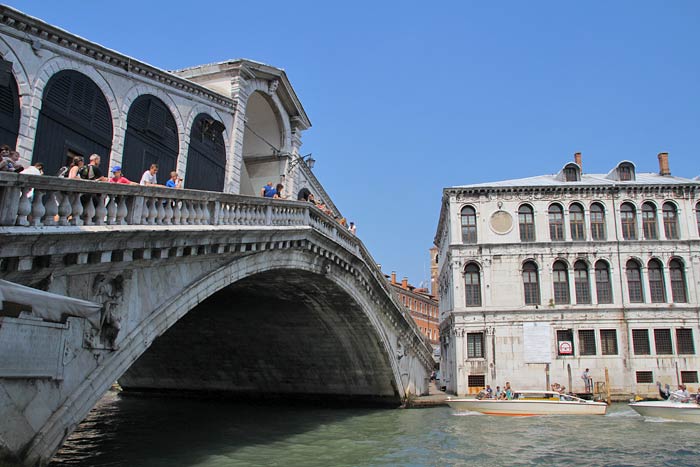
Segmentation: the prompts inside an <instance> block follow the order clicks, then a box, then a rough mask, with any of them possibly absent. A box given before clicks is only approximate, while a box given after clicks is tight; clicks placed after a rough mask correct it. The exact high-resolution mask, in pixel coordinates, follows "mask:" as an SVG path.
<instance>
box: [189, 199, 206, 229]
mask: <svg viewBox="0 0 700 467" xmlns="http://www.w3.org/2000/svg"><path fill="white" fill-rule="evenodd" d="M192 204H193V205H194V219H193V224H194V225H201V224H202V218H203V217H204V213H202V205H201V204H200V203H199V202H197V201H194V202H193V203H192Z"/></svg>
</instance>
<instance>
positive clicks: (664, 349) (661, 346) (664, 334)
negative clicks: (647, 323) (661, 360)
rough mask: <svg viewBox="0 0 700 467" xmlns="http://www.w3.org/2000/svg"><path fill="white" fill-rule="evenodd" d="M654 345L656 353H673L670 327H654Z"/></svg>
mask: <svg viewBox="0 0 700 467" xmlns="http://www.w3.org/2000/svg"><path fill="white" fill-rule="evenodd" d="M654 345H655V346H656V355H673V343H672V342H671V330H670V329H654Z"/></svg>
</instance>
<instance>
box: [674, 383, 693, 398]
mask: <svg viewBox="0 0 700 467" xmlns="http://www.w3.org/2000/svg"><path fill="white" fill-rule="evenodd" d="M675 395H676V397H678V399H680V401H681V402H688V401H690V393H689V392H688V388H687V387H686V386H685V384H679V385H678V390H677V391H676V392H675Z"/></svg>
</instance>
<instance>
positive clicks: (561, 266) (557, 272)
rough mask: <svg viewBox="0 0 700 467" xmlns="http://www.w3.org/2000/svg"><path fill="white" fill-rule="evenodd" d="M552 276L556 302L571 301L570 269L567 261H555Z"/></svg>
mask: <svg viewBox="0 0 700 467" xmlns="http://www.w3.org/2000/svg"><path fill="white" fill-rule="evenodd" d="M552 276H553V280H554V303H556V304H565V303H570V302H571V299H570V298H569V271H568V269H567V267H566V263H564V262H563V261H557V262H555V263H554V267H553V271H552Z"/></svg>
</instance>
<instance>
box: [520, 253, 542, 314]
mask: <svg viewBox="0 0 700 467" xmlns="http://www.w3.org/2000/svg"><path fill="white" fill-rule="evenodd" d="M537 272H538V271H537V265H536V264H535V263H533V262H532V261H528V262H526V263H525V264H523V289H524V291H525V304H526V305H539V304H540V283H539V278H538V273H537Z"/></svg>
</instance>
